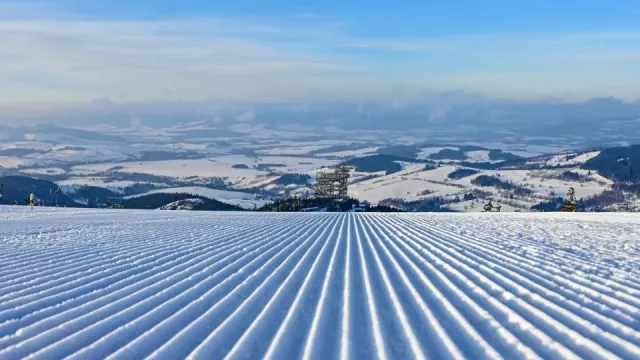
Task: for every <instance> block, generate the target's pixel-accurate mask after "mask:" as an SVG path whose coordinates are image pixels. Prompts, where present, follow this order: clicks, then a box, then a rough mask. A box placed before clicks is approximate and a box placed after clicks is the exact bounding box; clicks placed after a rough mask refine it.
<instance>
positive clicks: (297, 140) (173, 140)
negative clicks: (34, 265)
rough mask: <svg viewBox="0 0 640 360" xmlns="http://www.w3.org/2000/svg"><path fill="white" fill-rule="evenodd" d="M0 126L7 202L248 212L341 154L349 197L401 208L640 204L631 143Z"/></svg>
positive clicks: (196, 125)
mask: <svg viewBox="0 0 640 360" xmlns="http://www.w3.org/2000/svg"><path fill="white" fill-rule="evenodd" d="M6 129H9V130H7V131H4V132H3V134H2V140H1V142H0V166H2V168H1V169H0V170H1V171H2V177H0V182H1V183H3V184H4V189H5V190H4V196H3V197H2V198H0V202H3V203H9V204H11V203H16V202H18V203H20V201H21V199H22V198H24V197H26V196H28V194H29V192H33V191H35V192H37V193H38V194H37V196H38V197H39V198H40V199H41V201H43V202H44V203H45V204H49V205H54V206H55V205H58V206H74V205H76V204H77V205H78V206H89V207H104V206H107V205H108V204H115V203H123V202H124V203H126V202H129V203H133V200H132V199H136V198H138V200H136V202H137V203H138V204H140V203H141V201H142V200H140V199H145V198H146V197H153V199H154V200H153V201H151V200H150V201H149V203H150V204H153V205H154V206H155V205H156V202H157V201H161V202H162V201H164V200H167V201H169V200H172V199H171V198H170V196H169V195H170V194H174V195H176V194H181V197H180V198H179V199H177V198H176V199H177V200H175V201H185V200H189V196H193V199H199V200H189V201H191V202H190V203H189V202H188V204H196V205H197V206H199V207H200V208H203V209H217V208H220V209H222V208H225V209H226V210H229V209H233V208H237V209H247V210H250V209H256V208H259V207H261V206H264V205H265V204H267V203H269V202H272V201H275V200H279V199H283V198H288V197H312V196H313V192H314V183H315V177H316V175H317V174H318V172H319V171H323V169H327V168H330V167H332V166H334V165H336V164H338V163H340V162H346V163H347V164H348V165H349V166H351V167H352V171H351V177H350V185H349V195H350V196H351V197H354V198H357V199H360V200H367V201H369V202H370V203H372V204H379V205H385V206H393V207H397V208H401V209H404V210H406V211H468V212H474V211H482V205H483V204H484V203H486V202H487V201H492V202H494V203H498V204H501V206H502V211H536V210H538V211H550V210H554V209H556V208H557V207H558V206H559V204H560V203H561V199H562V197H563V196H564V195H565V194H566V193H567V191H568V190H569V188H571V187H573V188H575V189H576V193H577V195H578V198H579V199H581V206H582V207H583V209H584V210H587V211H616V210H638V209H640V201H638V187H637V186H636V184H637V181H638V180H639V179H638V177H639V176H640V173H636V172H635V170H634V164H636V163H637V162H636V160H638V161H640V158H638V156H639V155H640V149H639V148H638V147H633V146H632V147H617V148H616V147H614V148H588V147H586V146H567V144H566V143H565V142H564V141H563V140H562V139H553V138H547V139H546V140H545V139H542V138H538V139H530V141H524V140H519V141H516V140H514V139H510V140H509V139H502V140H500V141H499V140H492V141H487V142H481V141H468V140H467V141H462V140H452V139H450V138H447V139H444V140H442V139H441V140H440V141H434V140H425V139H421V138H420V136H419V134H411V135H407V134H403V133H389V132H376V131H369V132H364V131H354V132H340V131H337V130H336V131H335V133H332V134H325V135H322V136H321V135H319V134H317V133H313V132H309V131H308V130H305V129H294V128H292V129H289V130H284V129H279V130H275V129H269V128H266V127H264V126H259V125H252V124H239V125H237V126H232V127H221V128H216V127H215V126H214V125H213V124H211V123H207V122H193V123H183V124H178V125H174V126H170V127H166V128H151V127H131V128H117V127H114V126H95V127H90V128H71V127H60V126H33V127H13V128H8V127H7V128H6ZM543 140H545V141H543ZM21 178H29V179H32V180H30V181H32V183H31V184H25V181H24V180H18V179H21ZM158 194H165V195H158ZM168 194H169V195H168ZM150 199H151V198H150ZM158 199H160V200H158ZM208 201H216V202H220V203H221V204H226V205H229V206H231V207H232V208H226V207H225V206H226V205H219V204H218V205H216V204H217V203H215V204H214V203H210V202H208ZM204 203H206V205H203V204H204ZM188 204H187V205H188ZM164 205H168V203H162V204H161V206H164ZM138 206H141V205H138ZM149 206H151V205H149ZM161 206H158V207H161ZM176 206H177V208H180V207H181V206H182V204H178V205H176ZM169 208H171V206H170V207H169Z"/></svg>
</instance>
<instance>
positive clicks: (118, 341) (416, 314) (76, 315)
mask: <svg viewBox="0 0 640 360" xmlns="http://www.w3.org/2000/svg"><path fill="white" fill-rule="evenodd" d="M25 357H26V358H33V359H62V358H66V359H102V358H107V359H142V358H151V359H182V358H187V357H189V358H194V359H222V358H234V359H236V358H245V359H261V358H270V359H297V358H315V359H347V358H350V359H376V358H390V359H414V358H427V359H462V358H468V359H484V358H491V359H498V358H504V359H521V358H531V359H535V358H544V359H574V358H575V359H577V358H585V359H617V358H624V359H640V217H638V216H634V215H622V214H574V215H562V214H497V213H494V214H326V213H325V214H309V213H306V214H305V213H301V214H275V213H204V212H164V211H128V210H113V211H110V210H71V209H52V208H27V207H0V359H20V358H25Z"/></svg>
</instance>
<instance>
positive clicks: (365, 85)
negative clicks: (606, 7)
mask: <svg viewBox="0 0 640 360" xmlns="http://www.w3.org/2000/svg"><path fill="white" fill-rule="evenodd" d="M2 6H4V10H6V11H7V12H6V13H7V14H8V13H11V14H12V16H10V17H7V16H4V17H0V38H1V39H2V43H1V44H0V83H2V84H3V85H2V86H1V87H0V104H5V105H6V104H14V105H15V104H25V105H26V104H32V103H54V104H60V103H82V102H88V101H90V100H91V99H94V98H106V97H108V98H111V99H119V100H123V101H133V102H136V101H152V100H156V101H200V100H216V101H243V102H252V101H253V102H284V101H298V100H304V101H309V100H321V101H325V100H328V101H336V100H341V101H360V100H376V99H377V100H379V99H389V98H393V99H396V101H398V102H401V101H403V100H404V98H415V97H420V96H422V94H424V92H425V91H439V90H448V89H451V88H461V87H465V88H466V87H468V88H471V89H473V90H476V91H481V92H484V93H487V94H495V95H503V96H511V97H523V96H524V97H526V96H541V95H557V94H560V93H562V94H564V93H566V92H571V93H573V94H574V95H575V96H577V97H589V96H596V95H615V96H620V97H626V98H631V97H633V96H635V94H637V93H639V92H640V78H639V77H640V61H638V60H639V59H640V50H638V49H640V46H638V45H640V33H633V32H629V33H611V32H599V33H581V34H565V35H557V34H554V35H548V36H518V35H517V34H510V35H501V34H484V35H483V34H470V35H460V36H448V37H437V38H421V39H417V38H414V39H391V38H389V39H385V38H366V37H354V36H351V35H350V33H349V31H348V27H347V26H345V25H344V24H343V23H339V22H335V21H334V22H332V21H327V20H326V19H323V18H317V17H313V16H304V17H291V18H279V19H273V18H272V19H264V18H197V19H175V20H158V21H117V20H100V21H98V20H94V21H89V20H83V19H79V18H77V17H74V16H63V15H60V14H59V13H54V12H52V11H51V9H46V8H42V9H40V11H37V9H39V8H38V6H39V5H37V4H36V3H28V4H22V5H18V3H17V2H11V3H6V2H2V1H1V0H0V10H3V8H2ZM27 9H28V11H27ZM9 10H11V11H10V12H9ZM24 12H29V14H30V15H29V16H19V14H21V13H24ZM42 14H46V15H42ZM398 85H401V87H402V89H403V91H402V96H400V95H398V94H397V93H396V89H397V88H398ZM123 94H126V95H123ZM310 97H312V99H310Z"/></svg>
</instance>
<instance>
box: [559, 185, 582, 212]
mask: <svg viewBox="0 0 640 360" xmlns="http://www.w3.org/2000/svg"><path fill="white" fill-rule="evenodd" d="M562 211H563V212H578V201H577V200H576V190H575V189H574V188H569V192H567V200H565V202H564V203H563V204H562Z"/></svg>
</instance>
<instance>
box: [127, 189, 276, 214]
mask: <svg viewBox="0 0 640 360" xmlns="http://www.w3.org/2000/svg"><path fill="white" fill-rule="evenodd" d="M151 194H189V195H198V196H202V197H205V198H207V199H212V200H218V201H220V202H223V203H226V204H230V205H236V206H240V207H242V208H245V209H253V208H254V207H261V206H263V205H265V204H267V203H269V201H267V200H257V199H256V194H251V193H245V192H240V191H229V190H215V189H209V188H206V187H202V186H187V187H175V188H167V189H155V190H151V191H149V192H146V193H144V194H137V195H131V196H127V197H125V199H131V198H136V197H141V196H146V195H151Z"/></svg>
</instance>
